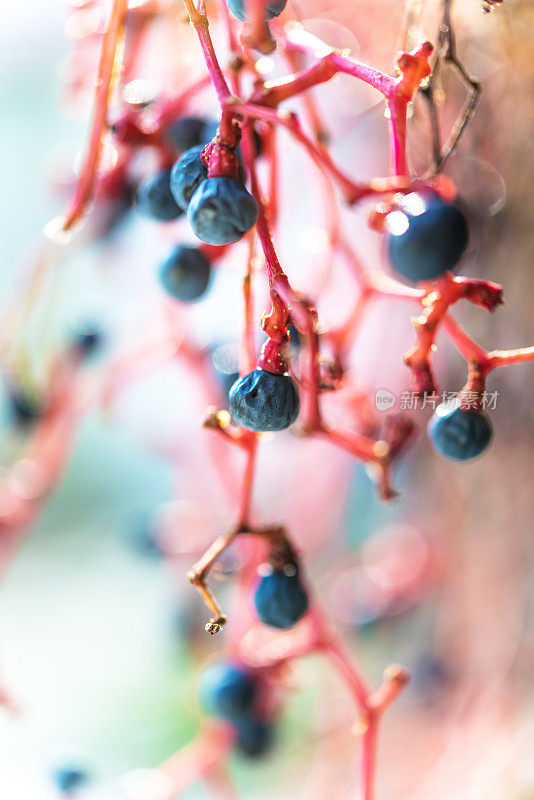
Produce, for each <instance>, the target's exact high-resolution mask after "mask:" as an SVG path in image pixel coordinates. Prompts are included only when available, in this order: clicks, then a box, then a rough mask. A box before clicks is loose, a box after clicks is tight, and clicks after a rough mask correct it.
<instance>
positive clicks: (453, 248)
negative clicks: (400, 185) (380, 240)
mask: <svg viewBox="0 0 534 800" xmlns="http://www.w3.org/2000/svg"><path fill="white" fill-rule="evenodd" d="M386 224H387V227H388V229H389V231H390V232H389V234H388V237H387V243H388V250H389V257H390V260H391V263H392V265H393V267H394V268H395V270H396V271H397V272H398V273H399V274H400V275H402V276H403V277H404V278H408V280H411V281H428V280H433V279H434V278H438V277H439V276H440V275H442V274H443V273H444V272H446V271H447V270H450V269H453V267H454V266H455V265H456V264H457V263H458V261H459V260H460V258H461V256H462V254H463V252H464V250H465V248H466V247H467V244H468V241H469V229H468V224H467V219H466V217H465V215H464V213H463V212H462V211H461V209H460V208H459V207H458V206H457V205H456V204H455V203H446V202H445V201H444V200H442V199H441V198H440V197H439V196H438V195H437V194H435V193H434V192H424V193H420V194H416V193H412V194H409V195H407V196H406V197H405V198H404V200H403V201H402V202H401V204H400V209H398V210H396V211H393V212H391V214H389V215H388V217H387V218H386Z"/></svg>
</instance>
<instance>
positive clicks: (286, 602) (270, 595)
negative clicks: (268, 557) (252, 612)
mask: <svg viewBox="0 0 534 800" xmlns="http://www.w3.org/2000/svg"><path fill="white" fill-rule="evenodd" d="M254 605H255V606H256V611H257V612H258V617H259V618H260V620H261V621H262V622H263V623H264V624H265V625H271V626H272V627H273V628H291V627H292V626H293V625H295V623H296V622H298V621H299V619H301V617H303V616H304V614H305V613H306V611H307V610H308V595H307V594H306V592H305V591H304V589H303V587H302V584H301V582H300V580H299V575H298V569H297V567H296V565H295V564H287V565H286V566H285V567H284V569H271V571H270V572H269V573H268V574H266V575H263V576H262V578H261V580H260V582H259V583H258V585H257V587H256V591H255V593H254Z"/></svg>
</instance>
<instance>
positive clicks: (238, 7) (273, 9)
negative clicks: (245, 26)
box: [227, 0, 287, 22]
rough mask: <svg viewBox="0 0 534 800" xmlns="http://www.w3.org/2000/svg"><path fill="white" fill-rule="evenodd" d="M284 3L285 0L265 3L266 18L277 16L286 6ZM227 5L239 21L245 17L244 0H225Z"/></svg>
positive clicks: (242, 20)
mask: <svg viewBox="0 0 534 800" xmlns="http://www.w3.org/2000/svg"><path fill="white" fill-rule="evenodd" d="M286 4H287V0H271V2H269V3H267V4H266V6H265V11H266V14H267V19H272V18H273V17H277V16H278V15H279V14H281V13H282V11H283V10H284V8H285V7H286ZM227 5H228V8H229V9H230V11H231V12H232V14H233V15H234V17H237V19H240V20H241V22H244V21H245V19H246V17H245V3H244V0H227Z"/></svg>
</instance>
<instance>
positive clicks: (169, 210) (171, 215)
mask: <svg viewBox="0 0 534 800" xmlns="http://www.w3.org/2000/svg"><path fill="white" fill-rule="evenodd" d="M170 175H171V173H170V171H169V170H162V171H161V172H158V173H157V174H156V175H151V176H150V177H147V178H144V179H143V180H142V181H141V183H140V184H139V186H138V187H137V193H136V195H135V203H136V206H137V208H138V209H139V211H141V212H142V213H143V214H145V215H146V216H147V217H151V218H152V219H157V220H159V221H160V222H169V221H170V220H172V219H177V218H178V217H180V216H181V215H182V214H183V209H181V208H180V207H179V206H178V205H176V201H175V199H174V197H173V195H172V192H171V187H170Z"/></svg>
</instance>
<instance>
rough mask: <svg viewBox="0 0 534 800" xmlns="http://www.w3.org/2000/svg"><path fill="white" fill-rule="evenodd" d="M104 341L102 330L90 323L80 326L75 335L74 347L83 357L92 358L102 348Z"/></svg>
mask: <svg viewBox="0 0 534 800" xmlns="http://www.w3.org/2000/svg"><path fill="white" fill-rule="evenodd" d="M103 341H104V336H103V333H102V328H100V326H98V325H96V324H93V323H90V322H88V323H85V324H83V325H79V326H78V329H77V331H76V332H75V334H74V338H73V345H74V347H75V348H76V350H77V351H78V352H79V353H80V355H81V356H90V355H92V354H93V353H94V352H96V351H97V350H98V349H99V348H100V347H101V345H102V343H103Z"/></svg>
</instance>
